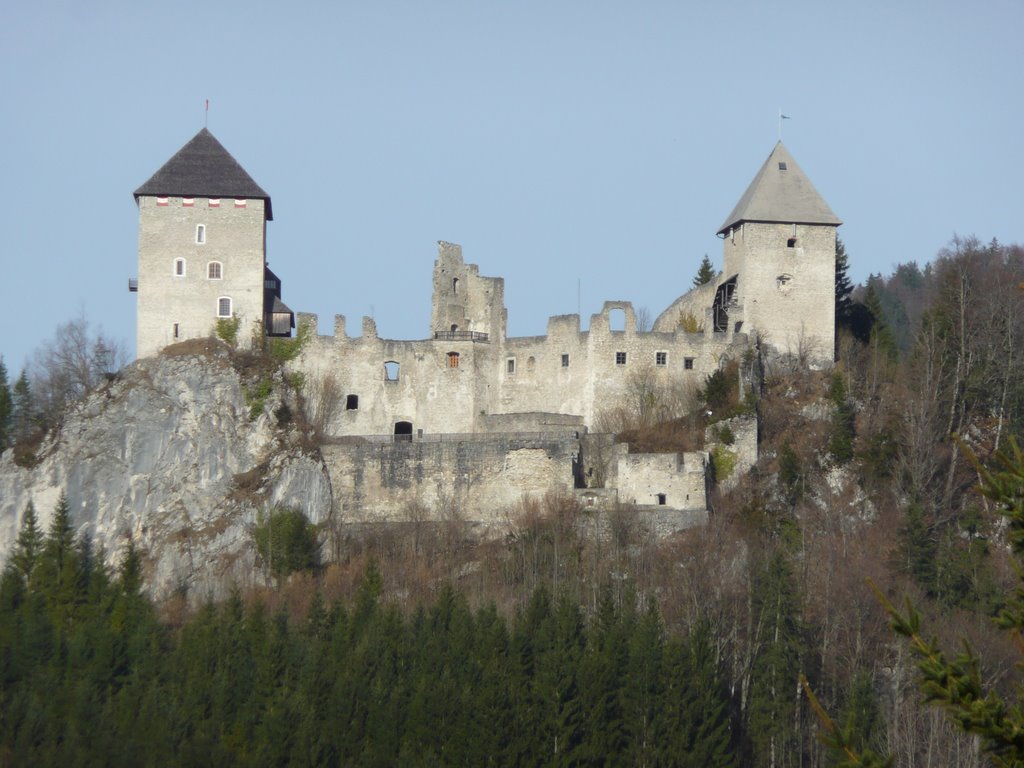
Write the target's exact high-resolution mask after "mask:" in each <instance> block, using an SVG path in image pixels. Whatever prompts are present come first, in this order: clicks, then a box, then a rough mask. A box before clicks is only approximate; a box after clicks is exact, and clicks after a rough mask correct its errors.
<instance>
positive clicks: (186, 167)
mask: <svg viewBox="0 0 1024 768" xmlns="http://www.w3.org/2000/svg"><path fill="white" fill-rule="evenodd" d="M142 195H146V196H159V197H170V196H175V197H222V198H238V199H250V200H264V201H265V202H266V206H265V209H264V210H265V211H266V217H267V219H268V220H271V219H273V218H274V216H273V213H272V211H271V208H270V195H268V194H267V193H266V192H264V191H263V188H262V187H260V185H259V184H257V183H256V182H255V181H253V179H252V176H250V175H249V174H248V173H246V171H245V169H244V168H243V167H242V166H241V165H239V163H238V161H237V160H235V158H233V157H232V156H231V153H230V152H228V151H227V150H226V149H224V146H223V145H222V144H221V143H220V142H219V141H217V139H215V138H214V136H213V134H212V133H210V132H209V131H208V130H207V129H206V128H203V129H202V130H201V131H200V132H199V133H197V134H196V135H195V136H193V137H192V139H191V141H189V142H188V144H186V145H185V146H183V147H182V148H181V149H179V150H178V151H177V152H176V153H175V154H174V157H172V158H171V159H170V160H168V161H167V162H166V163H164V164H163V167H161V168H160V170H159V171H157V172H156V173H154V174H153V175H152V176H151V177H150V179H149V181H147V182H146V183H145V184H143V185H142V186H141V187H139V188H138V189H136V190H135V200H136V202H138V199H139V197H140V196H142Z"/></svg>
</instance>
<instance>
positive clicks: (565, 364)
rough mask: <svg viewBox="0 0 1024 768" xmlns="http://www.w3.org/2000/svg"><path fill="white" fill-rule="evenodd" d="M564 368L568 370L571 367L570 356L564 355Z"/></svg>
mask: <svg viewBox="0 0 1024 768" xmlns="http://www.w3.org/2000/svg"><path fill="white" fill-rule="evenodd" d="M562 367H563V368H568V367H569V356H568V355H562Z"/></svg>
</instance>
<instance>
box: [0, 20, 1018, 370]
mask: <svg viewBox="0 0 1024 768" xmlns="http://www.w3.org/2000/svg"><path fill="white" fill-rule="evenodd" d="M1022 29H1024V3H1021V2H1020V0H1003V1H999V0H994V1H991V2H979V3H964V2H962V0H958V1H957V2H947V1H945V0H943V1H941V2H920V1H914V2H891V0H887V1H886V2H876V1H875V0H869V1H868V2H859V3H830V2H821V1H820V0H815V1H814V2H805V3H793V2H774V3H767V2H683V1H682V0H674V1H668V0H665V1H663V2H657V1H652V2H646V3H638V2H626V1H625V0H622V1H621V2H600V1H599V0H591V1H588V2H583V1H582V0H581V1H578V2H552V0H546V1H540V2H536V1H534V0H516V1H515V2H512V1H511V0H466V1H464V2H448V1H446V0H433V1H431V2H426V1H424V0H415V1H410V2H391V1H390V0H374V1H373V2H370V1H369V0H366V1H365V2H360V3H353V2H295V3H282V2H263V0H249V1H248V2H236V1H234V0H231V1H228V0H222V1H219V2H211V1H210V0H206V1H205V2H202V3H194V2H189V1H188V0H176V1H175V2H163V3H149V2H139V1H138V0H132V1H131V2H105V1H103V0H100V1H99V2H91V3H85V2H80V0H74V1H73V2H53V1H52V0H40V1H39V2H34V3H30V2H20V3H8V4H7V5H6V6H5V8H4V10H3V12H2V14H0V89H2V90H0V97H2V104H3V110H4V119H3V120H2V121H0V139H2V140H0V179H2V184H0V217H2V218H0V223H2V231H3V233H4V237H3V239H2V241H0V249H2V250H0V253H2V268H3V270H2V273H3V278H4V279H3V299H4V301H3V303H4V310H5V311H4V313H3V315H4V324H3V331H2V333H0V353H2V354H3V355H4V357H5V359H6V362H7V365H8V368H9V369H10V370H11V375H12V377H14V376H16V375H17V371H18V370H19V369H20V367H21V365H22V364H23V363H24V362H25V361H26V360H27V359H28V357H29V355H30V353H31V350H32V349H34V348H35V347H37V346H38V345H39V343H40V342H41V341H43V340H44V339H46V338H47V337H49V336H51V335H52V333H53V331H54V329H55V327H56V326H57V324H58V323H60V322H62V321H65V320H67V319H70V318H72V317H74V316H76V315H77V314H79V313H80V312H84V313H85V314H86V316H87V317H88V318H89V319H90V320H91V321H92V322H93V323H95V324H98V325H102V327H103V329H104V331H105V332H106V333H107V334H109V335H112V336H115V337H118V338H122V339H124V340H125V342H126V343H127V345H128V348H129V350H133V349H134V338H135V297H134V295H133V294H130V293H128V291H127V288H126V284H127V279H128V278H129V277H130V276H133V275H135V273H136V268H135V261H136V247H137V211H136V208H135V204H134V201H133V199H132V195H131V193H132V191H133V190H134V189H135V188H136V187H138V186H139V185H140V184H141V183H142V182H143V181H145V180H146V179H147V178H148V177H149V176H150V175H151V174H152V173H153V172H154V171H155V170H156V169H157V168H159V167H160V166H161V165H162V164H163V163H164V161H166V160H167V159H168V158H169V157H170V156H171V155H172V154H173V153H174V152H175V151H177V149H178V148H179V147H181V145H183V144H184V143H185V142H186V141H188V139H190V138H191V137H192V136H193V135H194V134H195V133H196V131H198V130H199V129H200V128H201V127H202V126H203V102H204V100H205V99H209V100H210V104H211V106H210V114H209V127H210V130H211V131H212V132H213V133H214V135H215V136H217V137H218V138H219V139H220V140H221V142H222V143H223V144H224V145H225V146H226V147H227V148H228V150H229V151H230V152H232V154H234V156H235V157H236V158H237V159H238V160H239V161H240V162H241V163H242V165H243V166H244V167H245V168H246V169H247V170H248V171H249V173H250V174H251V175H252V176H253V178H255V179H256V181H257V182H258V183H259V184H260V185H261V186H262V187H263V188H264V189H266V190H267V191H268V193H269V194H270V195H271V197H272V198H273V202H274V215H275V221H273V222H271V224H270V225H269V234H268V249H269V250H268V256H269V260H270V264H271V266H272V268H273V269H274V270H275V271H276V272H277V273H278V275H279V276H280V277H281V278H282V279H283V281H284V299H285V301H286V302H287V303H288V304H289V305H290V306H291V307H292V308H293V309H294V310H297V311H307V312H317V313H319V314H320V316H321V328H322V329H324V330H325V331H326V329H328V328H329V327H330V325H331V318H332V316H333V315H334V314H335V313H341V314H345V315H347V316H348V318H349V327H350V328H353V329H358V327H359V318H360V317H361V316H362V315H364V314H370V313H371V311H372V313H373V315H374V317H375V318H376V320H377V324H378V328H379V331H380V333H381V335H383V336H386V337H390V338H424V337H425V336H426V335H427V330H428V328H427V326H428V322H429V316H430V278H431V268H432V265H433V260H434V256H435V251H436V245H435V243H436V241H437V240H440V239H443V240H449V241H452V242H457V243H461V244H462V245H463V250H464V255H465V257H466V260H467V261H470V262H473V263H477V264H479V265H480V270H481V273H482V274H485V275H495V276H503V277H505V280H506V303H507V305H508V309H509V327H510V331H511V333H512V334H514V335H534V334H541V333H544V331H545V328H546V322H547V317H548V316H549V315H552V314H562V313H569V312H575V311H576V308H577V281H578V280H581V281H582V310H583V315H584V317H585V318H587V317H589V315H590V314H591V313H593V312H595V311H597V310H599V308H600V306H601V302H602V301H604V300H606V299H625V300H629V301H632V302H633V303H634V305H636V306H646V307H648V308H649V309H650V311H651V312H652V314H655V315H656V314H657V313H658V312H660V311H661V310H662V309H664V308H665V307H666V306H667V305H668V304H669V303H670V302H671V301H672V300H673V299H674V298H675V297H676V296H678V295H679V294H681V293H683V292H684V291H685V290H686V289H687V287H688V286H689V284H690V281H691V279H692V277H693V275H694V273H695V272H696V270H697V266H698V263H699V261H700V259H701V257H702V256H703V255H704V254H705V253H708V254H709V255H710V256H711V258H712V259H713V261H714V262H715V264H716V265H720V263H721V256H720V251H719V249H720V242H719V241H718V240H717V238H716V237H715V231H716V230H717V228H718V226H719V225H720V224H721V223H722V219H723V218H724V217H725V216H726V215H727V214H728V213H729V211H730V210H731V209H732V207H733V205H734V204H735V203H736V201H737V200H738V199H739V197H740V195H742V193H743V191H744V189H745V188H746V186H747V184H748V183H749V182H750V180H751V179H752V178H753V176H754V174H755V173H756V172H757V170H758V168H759V167H760V165H761V163H762V162H763V161H764V159H765V158H766V157H767V156H768V153H769V152H770V151H771V149H772V146H773V145H774V143H775V141H776V138H777V130H778V126H777V111H778V109H779V108H780V107H781V108H782V109H783V110H784V111H785V112H786V114H788V115H790V116H791V117H792V120H788V121H786V124H785V128H784V130H785V133H784V141H785V143H786V145H787V147H788V148H789V149H790V151H791V152H792V153H793V155H794V157H795V158H796V160H797V161H798V162H799V163H800V165H801V166H802V167H803V169H804V170H805V171H806V172H807V174H808V175H809V176H810V178H811V179H812V181H813V182H814V184H815V186H816V187H817V188H818V191H819V192H820V193H821V194H822V196H823V197H824V198H825V199H826V200H827V201H828V202H829V204H830V205H831V206H832V208H833V210H835V212H836V213H837V214H838V215H839V216H840V218H842V219H843V221H844V222H845V224H844V226H843V227H841V229H840V235H841V237H842V238H843V240H844V241H845V242H846V245H847V250H848V252H849V254H850V257H851V268H852V276H853V277H854V279H855V280H858V281H862V280H864V279H865V278H866V277H867V275H868V274H869V273H872V272H883V273H887V272H889V271H890V270H891V268H892V266H893V265H894V264H897V263H900V262H904V261H909V260H917V261H918V262H922V263H923V262H926V261H929V260H930V259H932V258H933V257H934V256H935V254H936V252H937V251H938V250H939V249H940V248H942V247H943V246H944V245H945V244H947V243H948V241H949V240H950V238H951V236H952V235H953V234H954V233H958V234H961V235H976V236H978V237H979V238H981V239H982V240H988V239H990V238H992V237H997V238H999V240H1001V241H1004V242H1022V241H1024V192H1022V190H1024V183H1022V182H1024V149H1022V125H1024V119H1022V111H1024V93H1022V90H1024V88H1022V81H1021V77H1022V73H1024V54H1022V50H1024V49H1022V46H1021V42H1020V33H1021V30H1022ZM585 325H586V320H585V321H584V326H585ZM355 332H358V331H357V330H356V331H355Z"/></svg>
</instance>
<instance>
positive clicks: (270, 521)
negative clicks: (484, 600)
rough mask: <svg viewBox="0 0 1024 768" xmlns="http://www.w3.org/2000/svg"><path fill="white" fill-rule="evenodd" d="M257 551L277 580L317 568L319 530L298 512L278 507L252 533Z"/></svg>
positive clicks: (264, 517)
mask: <svg viewBox="0 0 1024 768" xmlns="http://www.w3.org/2000/svg"><path fill="white" fill-rule="evenodd" d="M252 536H253V541H254V542H255V543H256V551H257V552H259V554H260V558H262V560H263V563H264V565H265V566H266V568H267V570H268V571H269V572H270V573H271V575H272V576H274V578H275V579H278V580H280V579H282V578H284V577H286V576H288V575H289V574H291V573H295V572H296V571H310V570H313V569H314V568H316V566H317V565H318V556H317V553H318V547H317V541H316V527H315V526H314V525H313V524H312V523H311V522H309V519H308V518H307V517H306V516H305V515H304V514H302V512H300V511H299V510H297V509H290V508H287V507H275V508H274V509H272V510H271V511H270V512H269V513H268V514H266V515H265V516H261V517H260V520H259V521H258V522H257V523H256V526H255V527H254V528H253V532H252Z"/></svg>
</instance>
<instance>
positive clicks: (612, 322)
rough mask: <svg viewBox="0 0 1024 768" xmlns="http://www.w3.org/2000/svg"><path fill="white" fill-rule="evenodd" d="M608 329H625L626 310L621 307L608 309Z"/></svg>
mask: <svg viewBox="0 0 1024 768" xmlns="http://www.w3.org/2000/svg"><path fill="white" fill-rule="evenodd" d="M608 330H610V331H624V330H626V310H624V309H623V308H622V307H615V308H614V309H610V310H608Z"/></svg>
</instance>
